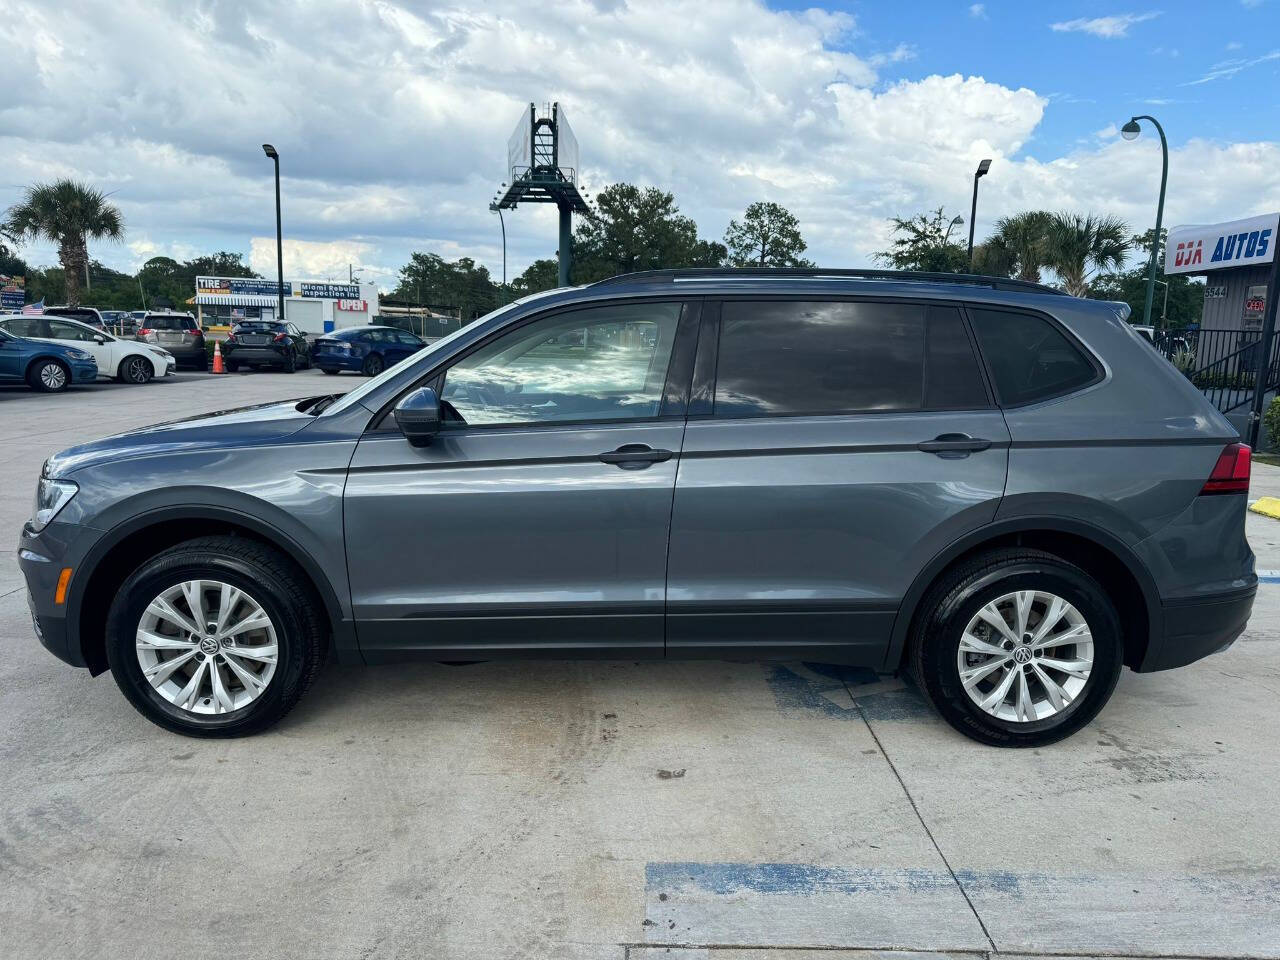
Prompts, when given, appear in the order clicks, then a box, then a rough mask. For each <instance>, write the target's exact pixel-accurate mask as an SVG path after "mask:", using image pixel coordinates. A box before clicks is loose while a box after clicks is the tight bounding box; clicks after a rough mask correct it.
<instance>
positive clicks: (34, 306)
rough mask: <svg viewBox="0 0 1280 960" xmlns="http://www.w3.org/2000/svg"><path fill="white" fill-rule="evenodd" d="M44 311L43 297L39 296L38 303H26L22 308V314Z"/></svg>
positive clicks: (28, 314) (27, 314) (29, 314)
mask: <svg viewBox="0 0 1280 960" xmlns="http://www.w3.org/2000/svg"><path fill="white" fill-rule="evenodd" d="M39 313H44V297H41V298H40V302H39V303H28V304H27V305H26V306H25V307H23V308H22V314H23V316H31V315H32V314H39Z"/></svg>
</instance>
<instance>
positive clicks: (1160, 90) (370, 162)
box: [0, 0, 1280, 292]
mask: <svg viewBox="0 0 1280 960" xmlns="http://www.w3.org/2000/svg"><path fill="white" fill-rule="evenodd" d="M0 23H4V24H5V32H6V34H7V36H8V37H9V38H10V42H9V43H8V44H7V46H6V55H5V56H4V57H2V58H0V91H3V94H2V95H0V208H6V207H8V206H9V205H10V204H12V203H14V202H16V201H17V200H18V199H19V198H20V196H21V193H22V190H23V188H24V187H25V186H27V185H30V184H32V183H36V182H40V181H45V180H50V179H53V178H57V177H63V176H70V177H75V178H77V179H81V180H84V181H87V182H89V183H91V184H93V185H95V186H97V187H99V188H100V189H102V190H104V191H106V192H108V193H109V194H110V195H111V199H112V201H113V202H114V203H116V204H117V205H118V206H119V208H120V209H121V211H122V212H123V214H124V219H125V224H126V229H127V234H126V236H125V239H124V241H123V242H121V243H118V244H110V243H98V244H94V245H92V246H91V254H92V256H94V257H95V258H96V259H99V260H101V261H102V262H103V263H105V264H107V265H108V266H112V267H115V268H117V269H121V270H128V271H133V270H136V269H137V268H138V267H139V266H141V264H142V263H144V262H145V261H146V260H148V259H149V258H151V257H153V256H170V257H174V258H175V259H179V260H181V259H189V258H191V257H193V256H196V255H199V254H201V253H209V252H213V251H215V250H232V251H239V252H242V253H243V254H244V255H245V258H246V261H247V262H249V263H250V264H251V265H252V266H253V267H254V269H256V270H257V271H258V272H260V273H262V274H264V275H273V274H274V272H275V222H274V201H273V193H272V191H273V185H272V176H271V174H272V171H271V162H270V161H269V160H268V159H267V158H266V157H265V156H264V155H263V153H262V149H261V144H262V143H264V142H271V143H273V144H275V146H276V147H277V148H278V150H279V151H280V155H281V171H282V193H283V221H284V235H285V250H284V259H285V273H286V274H287V275H288V276H290V277H291V278H294V279H302V278H315V279H328V278H331V279H335V280H336V279H344V280H345V279H346V277H347V275H348V274H347V271H348V264H353V265H354V268H355V272H356V273H357V274H359V275H360V276H361V277H363V278H364V279H365V280H368V281H372V282H375V283H377V284H378V285H379V286H380V287H381V288H382V289H383V290H384V292H385V291H387V290H389V289H390V288H391V287H393V286H394V284H395V278H396V274H397V273H398V271H399V268H400V266H401V265H402V264H404V263H405V262H406V260H407V259H408V257H409V254H410V252H411V251H414V250H421V251H433V252H436V253H439V254H440V255H441V256H444V257H446V258H448V259H455V258H457V257H460V256H469V257H473V258H474V259H475V260H477V261H478V262H480V263H483V264H485V265H486V266H488V267H489V269H490V270H491V271H492V273H493V274H494V276H495V278H496V279H501V275H502V240H501V233H500V231H499V223H498V219H497V217H496V216H495V215H494V214H493V213H491V212H489V210H488V204H489V201H490V200H491V198H492V197H493V195H494V193H495V191H496V190H497V189H498V186H499V184H500V183H502V182H503V181H506V180H508V179H509V175H508V171H507V170H506V143H507V138H508V136H509V135H510V134H511V131H512V130H513V128H514V127H515V125H516V122H517V121H518V120H519V119H520V117H521V114H522V111H524V110H527V108H528V104H529V102H530V101H534V102H537V103H539V104H542V103H544V102H550V101H553V100H554V101H559V102H560V104H561V105H562V107H563V109H564V110H565V112H566V115H567V116H568V117H569V119H570V122H571V123H572V126H573V130H574V132H575V134H576V135H577V138H578V141H579V144H580V149H581V168H582V169H581V171H580V179H581V182H582V185H583V187H584V188H585V189H586V190H587V191H588V193H592V194H594V193H595V192H596V191H598V190H599V189H601V188H602V187H604V186H607V185H608V184H610V183H614V182H618V181H629V182H633V183H639V184H642V185H653V186H658V187H661V188H662V189H664V190H669V191H671V192H673V193H674V194H675V197H676V201H677V203H678V204H679V206H680V208H681V210H682V212H684V213H685V214H688V215H689V216H691V217H693V218H694V219H695V220H696V221H697V223H698V227H699V231H700V234H701V235H702V236H704V237H707V238H711V239H720V238H721V237H722V236H723V234H724V230H725V227H726V226H727V225H728V222H729V220H730V219H731V218H733V217H740V216H741V214H742V211H743V209H744V208H745V207H746V206H747V205H748V204H750V203H752V202H753V201H756V200H773V201H777V202H778V203H781V204H783V205H785V206H786V207H788V208H789V209H790V210H791V211H792V212H793V213H795V214H796V216H797V217H798V218H799V220H800V225H801V230H802V232H803V235H804V237H805V239H806V240H807V241H808V244H809V250H808V252H807V255H808V256H809V258H810V259H812V260H814V261H815V262H817V263H818V264H820V265H822V266H828V267H857V266H866V265H870V264H871V263H872V260H871V257H872V255H873V254H874V252H875V251H877V250H881V249H884V248H885V247H886V246H887V242H888V238H889V231H890V226H889V223H888V218H889V217H891V216H910V215H912V214H914V213H917V212H921V211H925V210H929V209H932V208H935V207H938V206H940V205H941V206H944V207H945V208H946V210H947V212H948V214H961V215H963V216H965V217H966V218H967V217H968V208H969V199H970V192H971V189H972V183H973V180H972V177H973V171H974V168H975V167H976V166H977V163H978V161H979V160H981V159H983V158H991V159H992V161H993V162H992V165H991V172H990V173H989V174H988V176H987V177H986V178H985V179H984V180H983V181H982V184H981V192H980V198H979V210H978V217H977V224H976V231H977V236H978V239H979V240H981V239H982V237H984V236H985V235H986V234H987V233H988V232H989V231H990V229H991V226H992V223H993V222H994V221H995V220H996V219H997V218H999V217H1001V216H1005V215H1008V214H1012V213H1016V212H1018V211H1021V210H1026V209H1033V208H1043V209H1052V210H1073V211H1081V212H1084V211H1093V212H1096V213H1105V214H1113V215H1117V216H1120V217H1123V218H1124V219H1125V220H1127V221H1128V222H1129V223H1130V225H1131V226H1132V227H1133V229H1134V232H1135V233H1137V232H1141V231H1142V230H1145V229H1148V228H1149V227H1150V226H1152V225H1153V224H1154V219H1155V205H1156V196H1157V192H1158V188H1159V174H1160V147H1159V139H1158V137H1157V136H1156V135H1155V132H1154V129H1153V128H1152V127H1151V126H1150V125H1147V124H1144V127H1143V131H1142V135H1141V137H1140V138H1139V139H1138V140H1136V141H1133V142H1130V141H1126V140H1124V139H1122V138H1121V137H1120V136H1119V133H1118V129H1119V127H1120V126H1121V125H1123V124H1124V122H1125V121H1126V120H1128V119H1129V117H1130V116H1131V115H1134V114H1143V113H1150V114H1153V115H1154V116H1156V117H1158V118H1159V119H1160V121H1161V123H1162V124H1163V125H1164V127H1165V130H1166V132H1167V134H1168V138H1169V148H1170V170H1169V190H1168V200H1167V204H1166V211H1165V224H1166V225H1171V224H1178V223H1206V222H1214V221H1219V220H1229V219H1235V218H1238V217H1244V216H1250V215H1253V214H1258V213H1265V212H1271V211H1275V210H1277V209H1280V96H1277V88H1278V87H1280V0H1212V2H1208V0H1198V2H1195V3H1189V2H1187V3H1157V4H1152V5H1147V4H1143V3H1128V2H1125V0H1120V2H1100V3H1069V2H1061V0H1049V2H1025V0H1024V2H1001V0H990V2H987V3H953V2H941V0H929V2H914V0H906V2H895V3H886V2H883V0H880V2H841V3H832V4H828V5H826V6H823V7H815V6H812V5H810V4H791V3H786V2H783V3H772V4H765V3H763V2H754V0H696V2H677V0H576V2H556V0H544V2H541V3H537V4H533V3H528V2H527V0H526V2H521V0H484V2H477V0H473V2H470V3H456V2H455V3H448V2H445V3H431V2H420V3H413V2H395V0H342V2H338V0H299V2H290V0H240V2H221V0H195V2H192V0H181V2H178V0H172V2H171V0H151V2H131V0H115V2H106V0H38V2H27V0H0ZM505 219H506V227H507V271H508V276H509V277H512V278H514V277H515V276H516V275H517V274H518V273H519V272H520V271H521V270H523V269H524V267H526V266H527V265H528V264H529V263H530V262H531V261H532V260H534V259H536V258H539V257H549V256H553V255H554V251H555V247H556V224H555V210H554V207H549V206H525V207H521V208H519V209H517V210H515V211H512V212H508V213H507V214H506V215H505ZM19 252H20V253H21V254H22V255H23V256H24V257H25V258H26V259H27V260H28V261H29V262H31V263H32V264H34V265H38V266H48V265H54V264H56V262H57V255H56V250H55V249H54V248H53V247H52V246H50V245H48V244H44V243H32V244H27V245H24V246H22V247H20V249H19Z"/></svg>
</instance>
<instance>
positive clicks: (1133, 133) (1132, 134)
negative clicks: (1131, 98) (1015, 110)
mask: <svg viewBox="0 0 1280 960" xmlns="http://www.w3.org/2000/svg"><path fill="white" fill-rule="evenodd" d="M1139 120H1150V121H1151V124H1152V126H1154V127H1155V128H1156V132H1157V133H1159V134H1160V153H1161V155H1162V158H1163V165H1162V166H1161V168H1160V202H1159V203H1158V204H1157V205H1156V232H1155V237H1154V238H1153V239H1152V241H1151V265H1150V266H1149V267H1148V268H1147V297H1146V302H1145V303H1144V305H1143V307H1142V322H1143V323H1144V324H1146V325H1147V326H1151V301H1152V300H1153V299H1155V292H1156V264H1158V263H1159V262H1160V229H1161V225H1162V223H1163V222H1164V188H1165V184H1166V183H1167V182H1168V180H1169V141H1168V140H1166V139H1165V136H1164V127H1162V126H1160V121H1159V120H1157V119H1156V118H1155V117H1153V116H1151V115H1150V114H1146V113H1144V114H1140V115H1139V116H1136V117H1130V118H1129V122H1128V123H1126V124H1125V125H1124V126H1123V127H1121V128H1120V135H1121V136H1122V137H1124V138H1125V139H1126V140H1136V139H1138V134H1139V133H1141V132H1142V128H1141V127H1140V126H1139V125H1138V121H1139Z"/></svg>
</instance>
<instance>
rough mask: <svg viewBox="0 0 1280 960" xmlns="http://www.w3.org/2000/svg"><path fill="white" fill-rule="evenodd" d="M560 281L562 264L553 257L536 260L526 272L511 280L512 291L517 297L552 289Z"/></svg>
mask: <svg viewBox="0 0 1280 960" xmlns="http://www.w3.org/2000/svg"><path fill="white" fill-rule="evenodd" d="M559 282H560V264H559V263H558V262H557V261H555V260H552V259H549V258H548V259H543V260H535V261H533V263H531V264H529V266H527V267H526V268H525V271H524V273H522V274H520V276H518V277H516V278H515V279H514V280H513V281H511V292H512V293H514V294H515V295H516V296H517V297H527V296H528V295H529V294H531V293H539V292H541V291H543V290H551V289H553V288H554V287H555V286H556V285H557V284H559Z"/></svg>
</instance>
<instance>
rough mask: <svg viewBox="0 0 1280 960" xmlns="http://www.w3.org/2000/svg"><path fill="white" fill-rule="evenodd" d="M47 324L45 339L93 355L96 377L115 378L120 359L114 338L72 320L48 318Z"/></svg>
mask: <svg viewBox="0 0 1280 960" xmlns="http://www.w3.org/2000/svg"><path fill="white" fill-rule="evenodd" d="M47 322H48V333H49V336H48V337H47V338H46V339H50V340H53V341H54V342H55V343H61V344H65V345H66V346H68V347H76V348H77V349H80V350H84V351H86V352H88V353H91V354H93V359H94V361H95V362H96V363H97V364H98V376H100V377H114V376H115V374H116V367H117V365H118V364H119V362H120V359H121V358H120V357H119V356H118V353H119V342H118V341H117V340H116V339H115V338H114V337H111V336H109V335H107V334H104V333H101V332H99V331H97V330H94V329H92V328H91V327H87V326H85V325H84V324H80V323H76V322H74V321H72V320H59V319H57V318H55V317H49V318H48V321H47Z"/></svg>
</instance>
